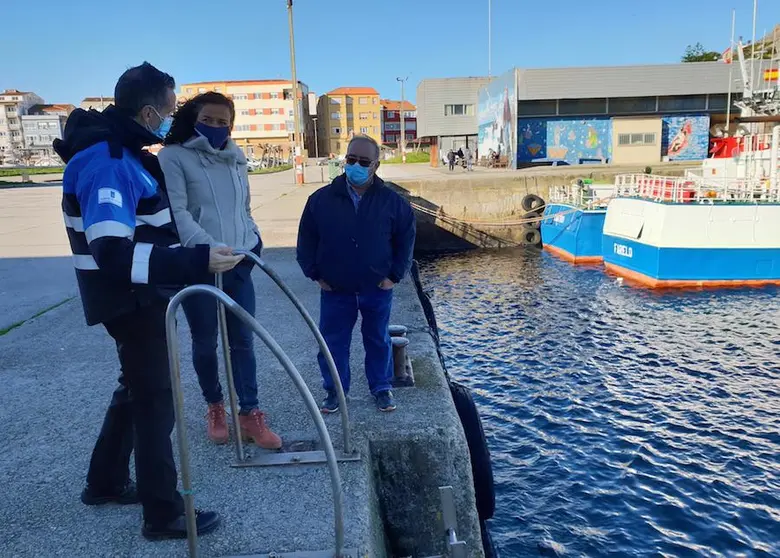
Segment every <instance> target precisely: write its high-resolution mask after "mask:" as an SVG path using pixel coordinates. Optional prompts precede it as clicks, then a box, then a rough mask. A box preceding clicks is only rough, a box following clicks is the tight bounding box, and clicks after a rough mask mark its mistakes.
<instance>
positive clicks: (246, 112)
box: [239, 109, 249, 116]
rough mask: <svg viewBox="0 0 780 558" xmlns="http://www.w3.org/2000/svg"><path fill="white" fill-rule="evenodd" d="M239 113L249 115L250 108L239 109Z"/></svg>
mask: <svg viewBox="0 0 780 558" xmlns="http://www.w3.org/2000/svg"><path fill="white" fill-rule="evenodd" d="M239 114H240V115H241V116H249V110H248V109H242V110H241V111H239Z"/></svg>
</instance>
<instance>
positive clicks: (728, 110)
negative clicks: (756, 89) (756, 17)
mask: <svg viewBox="0 0 780 558" xmlns="http://www.w3.org/2000/svg"><path fill="white" fill-rule="evenodd" d="M736 25H737V10H731V44H730V45H729V56H730V57H731V59H730V60H729V94H728V99H727V101H726V133H727V134H729V125H730V124H731V89H732V87H733V84H734V32H735V30H736ZM729 135H731V134H729Z"/></svg>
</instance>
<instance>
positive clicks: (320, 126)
mask: <svg viewBox="0 0 780 558" xmlns="http://www.w3.org/2000/svg"><path fill="white" fill-rule="evenodd" d="M381 112H382V108H381V106H380V104H379V93H378V92H377V90H376V89H374V88H373V87H339V88H338V89H334V90H333V91H331V92H329V93H326V94H325V95H323V96H322V97H320V99H319V102H318V103H317V131H318V136H319V144H320V145H319V151H320V154H321V155H326V154H328V155H329V154H333V155H337V156H338V155H345V154H346V153H347V145H348V144H349V140H350V139H351V138H352V137H353V136H354V135H355V134H363V135H366V136H371V137H372V138H374V139H375V140H376V141H377V143H379V144H380V145H381V144H382V129H381V126H382V124H381V122H382V120H381V118H382V116H381Z"/></svg>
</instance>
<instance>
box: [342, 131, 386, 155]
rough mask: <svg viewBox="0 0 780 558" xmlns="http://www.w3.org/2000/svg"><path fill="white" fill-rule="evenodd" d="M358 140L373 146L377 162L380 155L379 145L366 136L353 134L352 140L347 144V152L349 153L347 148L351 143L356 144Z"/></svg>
mask: <svg viewBox="0 0 780 558" xmlns="http://www.w3.org/2000/svg"><path fill="white" fill-rule="evenodd" d="M358 140H363V141H366V142H368V143H370V144H372V145H373V146H374V149H375V150H376V158H377V160H379V155H380V153H382V150H381V149H380V147H379V143H377V141H376V140H375V139H374V138H372V137H371V136H369V135H366V134H355V135H354V136H352V139H351V140H349V143H348V144H347V152H349V146H350V145H352V143H353V142H356V141H358Z"/></svg>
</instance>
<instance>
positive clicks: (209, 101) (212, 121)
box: [159, 92, 282, 449]
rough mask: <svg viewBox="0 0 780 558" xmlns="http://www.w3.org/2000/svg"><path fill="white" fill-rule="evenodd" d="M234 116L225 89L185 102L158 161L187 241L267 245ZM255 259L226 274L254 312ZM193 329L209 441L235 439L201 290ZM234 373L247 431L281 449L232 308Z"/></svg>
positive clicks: (229, 286) (194, 299)
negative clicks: (234, 131) (251, 198)
mask: <svg viewBox="0 0 780 558" xmlns="http://www.w3.org/2000/svg"><path fill="white" fill-rule="evenodd" d="M234 120H235V107H234V106H233V101H231V100H230V99H228V98H227V97H225V96H224V95H221V94H219V93H213V92H209V93H204V94H202V95H198V96H197V97H194V98H192V99H190V100H189V101H187V102H186V103H184V105H182V106H181V107H180V108H179V110H178V111H177V112H176V114H175V115H174V119H173V126H172V127H171V131H170V133H169V134H168V136H167V137H166V139H165V147H164V148H163V149H162V151H160V154H159V160H160V165H161V166H162V170H163V172H164V173H165V183H166V188H167V191H168V197H169V198H170V203H171V209H172V210H173V216H174V219H175V221H176V226H177V228H178V231H179V237H180V238H181V243H182V245H183V246H195V245H197V244H209V245H211V246H230V247H231V248H240V249H245V250H252V251H254V252H255V253H257V254H258V255H259V254H260V250H261V249H262V246H263V244H262V241H261V240H260V232H259V230H258V228H257V225H256V224H255V222H254V220H253V219H252V215H251V212H250V205H249V176H248V174H247V165H246V157H245V156H244V154H243V153H242V151H241V150H240V149H239V148H238V146H237V145H236V144H235V143H234V142H233V140H232V139H231V138H230V132H231V129H232V127H233V121H234ZM251 271H252V263H251V262H249V261H244V262H241V263H240V264H239V265H237V266H236V267H235V268H234V269H233V270H231V271H229V272H227V273H225V274H223V288H224V290H225V292H226V293H227V294H228V296H230V297H231V298H232V299H234V300H235V301H236V302H238V303H239V304H240V305H241V306H242V307H243V308H244V309H245V310H246V311H247V312H249V313H250V314H252V315H254V313H255V291H254V285H253V284H252V277H251ZM183 307H184V313H185V315H186V316H187V322H188V323H189V325H190V330H191V332H192V359H193V365H194V367H195V372H196V373H197V375H198V381H199V383H200V387H201V390H202V391H203V397H204V398H205V399H206V403H207V404H208V412H207V414H206V417H207V434H208V437H209V439H211V440H212V441H213V442H215V443H218V444H224V443H226V442H227V441H228V439H229V432H228V426H227V420H226V413H225V405H224V398H223V395H222V386H221V385H220V382H219V376H218V369H219V365H218V360H217V333H218V331H217V330H218V325H217V303H216V300H215V299H214V298H212V297H211V296H208V295H194V296H191V297H190V298H188V299H187V300H185V301H184V303H183ZM227 326H228V338H229V343H230V353H231V362H232V364H233V376H234V380H235V386H236V394H237V395H238V399H239V404H240V407H241V412H240V415H239V422H240V427H241V432H240V433H234V435H237V436H238V435H240V436H242V437H243V438H244V439H245V440H251V441H254V442H255V444H257V445H258V446H260V447H262V448H265V449H279V448H281V446H282V441H281V439H280V438H279V436H277V435H276V434H275V433H274V432H272V431H271V430H270V428H268V427H267V425H266V423H265V415H264V414H263V413H262V412H261V411H260V410H259V408H258V407H259V402H258V396H257V378H256V374H257V370H256V367H257V365H256V359H255V354H254V333H253V332H252V331H251V330H250V329H249V328H248V327H246V326H245V325H244V324H243V323H242V322H241V321H239V320H238V319H236V318H234V317H233V315H232V313H230V312H228V313H227Z"/></svg>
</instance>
